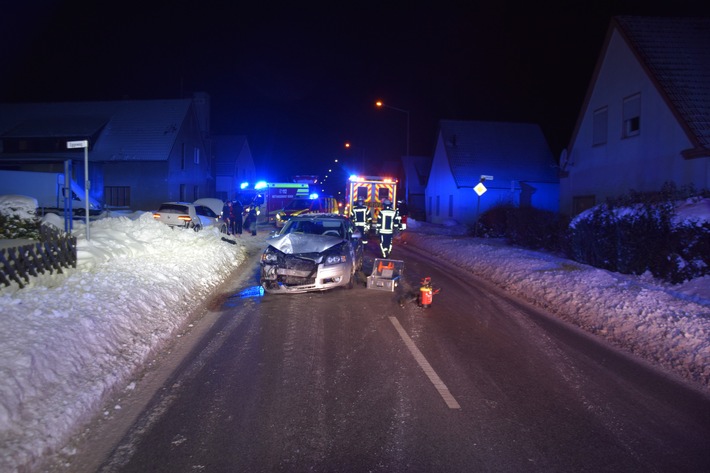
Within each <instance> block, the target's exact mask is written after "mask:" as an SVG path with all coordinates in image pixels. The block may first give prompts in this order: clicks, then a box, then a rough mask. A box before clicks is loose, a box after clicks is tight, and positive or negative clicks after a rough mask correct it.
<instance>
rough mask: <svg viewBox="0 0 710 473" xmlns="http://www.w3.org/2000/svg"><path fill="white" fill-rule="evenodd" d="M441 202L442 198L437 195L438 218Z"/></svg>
mask: <svg viewBox="0 0 710 473" xmlns="http://www.w3.org/2000/svg"><path fill="white" fill-rule="evenodd" d="M440 200H441V196H438V195H437V196H436V216H437V217H438V216H439V207H440Z"/></svg>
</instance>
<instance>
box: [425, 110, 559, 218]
mask: <svg viewBox="0 0 710 473" xmlns="http://www.w3.org/2000/svg"><path fill="white" fill-rule="evenodd" d="M482 176H487V178H486V180H485V182H483V185H484V187H485V188H486V191H485V193H483V194H482V195H481V196H480V197H479V196H478V194H477V193H476V192H474V190H473V188H474V187H475V186H476V185H477V184H479V183H480V182H481V178H482ZM491 177H492V180H491ZM497 204H511V205H515V206H521V207H526V206H527V207H535V208H538V209H544V210H550V211H557V210H558V205H559V176H558V168H557V163H556V162H555V160H554V157H553V155H552V151H551V150H550V147H549V144H548V143H547V140H546V139H545V136H544V135H543V133H542V130H541V128H540V126H539V125H537V124H533V123H509V122H486V121H456V120H441V121H440V123H439V132H438V135H437V142H436V147H435V151H434V157H433V160H432V164H431V170H430V172H429V180H428V182H427V186H426V191H425V205H426V216H427V221H428V222H432V223H445V222H447V221H451V220H453V221H456V222H459V223H474V222H475V221H476V219H477V218H478V215H480V214H482V213H483V212H485V211H486V210H487V209H489V208H490V207H493V206H495V205H497Z"/></svg>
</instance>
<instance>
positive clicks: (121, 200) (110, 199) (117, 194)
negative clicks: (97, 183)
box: [104, 186, 131, 207]
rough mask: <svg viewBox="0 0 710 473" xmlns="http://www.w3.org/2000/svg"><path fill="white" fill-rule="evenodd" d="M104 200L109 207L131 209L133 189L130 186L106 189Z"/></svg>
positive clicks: (107, 187) (108, 187)
mask: <svg viewBox="0 0 710 473" xmlns="http://www.w3.org/2000/svg"><path fill="white" fill-rule="evenodd" d="M104 200H105V201H106V206H108V207H130V206H131V188H130V187H129V186H106V187H104Z"/></svg>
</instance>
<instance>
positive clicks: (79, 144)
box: [67, 140, 89, 149]
mask: <svg viewBox="0 0 710 473" xmlns="http://www.w3.org/2000/svg"><path fill="white" fill-rule="evenodd" d="M88 147H89V141H88V140H81V141H67V148H69V149H73V148H88Z"/></svg>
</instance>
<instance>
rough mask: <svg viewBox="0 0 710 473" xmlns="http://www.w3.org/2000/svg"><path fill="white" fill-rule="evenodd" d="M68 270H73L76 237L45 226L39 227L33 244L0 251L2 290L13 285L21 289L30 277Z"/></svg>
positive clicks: (74, 265)
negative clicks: (37, 236) (38, 236)
mask: <svg viewBox="0 0 710 473" xmlns="http://www.w3.org/2000/svg"><path fill="white" fill-rule="evenodd" d="M69 267H72V268H76V237H73V236H71V235H67V234H64V233H61V232H59V231H58V230H55V229H53V228H51V227H48V226H46V225H42V226H41V227H40V241H38V242H37V243H31V244H29V245H22V246H15V247H10V248H3V249H2V250H0V283H2V284H4V285H5V286H9V285H10V284H12V282H13V281H14V282H16V283H17V284H19V285H20V288H23V287H25V285H26V284H29V282H30V277H31V276H38V275H40V274H44V273H46V272H47V271H49V273H50V274H52V273H54V271H57V272H58V273H62V268H69Z"/></svg>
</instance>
